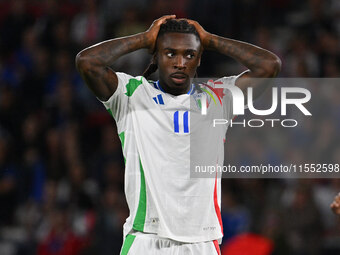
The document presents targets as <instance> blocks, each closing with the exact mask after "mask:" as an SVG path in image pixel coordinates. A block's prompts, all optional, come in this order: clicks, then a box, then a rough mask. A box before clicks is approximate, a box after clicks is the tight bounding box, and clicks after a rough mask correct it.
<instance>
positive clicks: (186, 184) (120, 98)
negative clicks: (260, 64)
mask: <svg viewBox="0 0 340 255" xmlns="http://www.w3.org/2000/svg"><path fill="white" fill-rule="evenodd" d="M116 74H117V77H118V88H117V90H116V91H115V93H114V94H113V95H112V96H111V97H110V99H109V100H108V101H106V102H103V104H104V106H105V107H106V109H107V110H108V111H109V112H110V114H111V115H112V116H113V118H114V119H115V121H116V123H117V128H118V134H119V137H120V139H121V143H122V149H123V155H124V161H125V195H126V200H127V204H128V206H129V210H130V215H129V217H128V218H127V220H126V223H125V224H124V236H126V235H127V234H129V233H131V232H132V231H140V232H145V233H154V234H157V235H158V236H159V237H162V238H170V239H173V240H176V241H180V242H190V243H194V242H204V241H211V240H217V239H221V238H222V236H223V229H222V221H221V214H220V196H221V183H220V178H218V176H215V175H213V176H212V177H213V178H190V166H192V165H194V163H195V162H192V161H195V158H196V159H197V158H199V159H202V158H204V156H202V155H200V154H201V152H202V151H203V152H205V153H206V154H205V155H208V161H209V162H212V164H215V165H216V164H219V165H223V156H224V144H223V140H224V138H225V133H226V130H227V125H221V127H220V128H219V129H212V120H211V118H224V119H231V118H232V112H231V109H232V107H231V104H232V101H231V95H230V93H229V91H228V90H226V89H224V90H223V92H224V94H222V96H221V95H220V97H219V98H221V99H222V100H223V107H222V104H221V105H220V102H217V104H216V102H215V100H214V102H213V101H212V100H207V101H208V103H209V107H208V115H209V111H210V112H211V111H214V112H215V114H210V115H209V116H210V119H206V120H205V121H202V114H201V109H200V107H201V105H200V104H201V96H202V94H204V93H205V92H202V91H201V90H196V89H195V88H194V85H192V87H191V89H190V91H189V92H188V93H187V94H183V95H179V96H174V95H171V94H168V93H165V92H164V91H163V90H162V88H160V85H159V84H158V82H148V81H147V80H146V79H145V78H144V77H142V76H137V77H133V76H130V75H127V74H125V73H120V72H117V73H116ZM236 78H237V76H231V77H224V78H221V79H219V81H221V82H223V83H228V84H229V85H234V83H235V80H236ZM205 94H206V93H205ZM224 95H225V96H224ZM216 101H217V100H216ZM211 116H212V117H211ZM203 117H204V116H203ZM202 132H204V133H202ZM193 144H195V148H190V146H192V147H193ZM199 148H203V149H202V150H200V149H199ZM190 152H191V153H192V154H194V155H190ZM209 153H210V154H209Z"/></svg>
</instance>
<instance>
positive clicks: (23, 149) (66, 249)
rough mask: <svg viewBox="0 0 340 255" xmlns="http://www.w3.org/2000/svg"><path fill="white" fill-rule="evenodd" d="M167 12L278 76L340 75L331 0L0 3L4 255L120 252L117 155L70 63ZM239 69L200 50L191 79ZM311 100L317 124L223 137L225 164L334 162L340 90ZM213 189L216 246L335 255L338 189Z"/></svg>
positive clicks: (138, 62)
mask: <svg viewBox="0 0 340 255" xmlns="http://www.w3.org/2000/svg"><path fill="white" fill-rule="evenodd" d="M164 14H176V15H177V17H187V18H191V19H195V20H197V21H198V22H199V23H200V24H201V25H202V26H203V27H204V28H205V29H206V30H207V31H209V32H212V33H215V34H218V35H221V36H225V37H230V38H233V39H238V40H243V41H247V42H249V43H253V44H255V45H258V46H261V47H263V48H265V49H268V50H271V51H273V52H274V53H275V54H277V55H278V56H279V57H280V58H281V60H282V63H283V65H282V71H281V73H280V77H333V78H334V77H339V76H340V41H339V35H340V2H339V1H338V0H324V1H322V0H309V1H308V0H301V1H298V0H263V1H256V0H238V1H236V0H235V1H231V0H229V1H228V0H209V1H208V0H200V1H193V0H184V1H180V0H175V1H165V0H129V1H110V0H101V1H99V0H97V1H95V0H88V1H80V0H61V1H56V0H46V1H42V0H41V1H38V0H31V1H28V0H12V1H0V254H1V255H12V254H13V255H14V254H18V255H19V254H20V255H21V254H24V255H26V254H39V255H40V254H41V255H45V254H46V255H47V254H58V255H59V254H66V255H71V254H118V253H119V250H120V247H121V243H122V225H123V223H124V221H125V219H126V217H127V216H128V208H127V205H126V202H125V197H124V190H123V186H124V180H123V177H124V165H123V164H124V163H123V160H122V154H121V145H120V141H119V139H118V136H117V134H116V128H115V124H114V120H113V119H112V118H111V117H110V115H109V114H108V113H107V112H106V111H105V109H104V107H103V106H102V105H101V104H100V103H99V102H98V101H97V100H96V98H95V97H94V96H93V95H92V94H91V93H90V92H89V90H88V89H87V87H86V86H85V85H84V83H83V82H82V80H81V78H80V76H79V75H78V73H77V72H76V70H75V66H74V59H75V56H76V54H77V52H79V51H80V50H81V49H83V48H85V47H87V46H90V45H92V44H94V43H97V42H100V41H102V40H105V39H110V38H115V37H119V36H125V35H130V34H134V33H137V32H141V31H145V30H146V29H147V28H148V27H149V26H150V24H151V23H152V21H153V20H154V19H156V18H159V17H160V16H162V15H164ZM149 61H150V56H149V55H148V54H147V52H146V51H145V50H141V51H138V52H135V53H133V54H129V56H126V57H124V58H122V59H120V60H119V61H118V62H117V64H116V66H115V70H117V71H124V72H126V73H129V74H132V75H140V74H141V73H142V71H143V70H144V69H145V68H146V67H147V65H148V63H149ZM243 70H244V68H243V67H241V66H240V65H239V64H237V63H236V62H235V61H233V60H232V59H230V58H228V57H225V56H221V55H218V54H216V53H209V52H205V53H204V55H203V59H202V64H201V67H199V70H198V75H199V76H201V77H204V76H212V77H220V76H226V75H227V76H228V75H233V74H238V73H240V72H241V71H243ZM312 97H317V99H318V100H317V102H318V104H316V105H315V106H314V107H313V118H316V119H317V121H316V122H311V121H305V122H304V123H303V125H302V126H301V127H299V128H296V129H292V130H290V131H289V132H288V131H285V132H284V131H282V130H281V129H273V130H271V131H270V133H268V130H267V129H265V128H264V129H257V130H248V131H247V130H246V131H245V130H242V129H233V130H230V131H228V136H227V141H228V143H227V154H226V158H227V160H228V162H230V163H231V164H235V165H240V164H249V165H251V164H260V163H273V164H288V163H291V162H294V163H297V162H300V163H302V164H303V163H339V162H340V145H339V141H340V138H339V132H338V131H339V127H340V90H339V89H329V88H327V87H316V88H315V91H313V93H312ZM320 106H325V108H327V109H332V111H331V113H329V112H327V113H325V111H324V108H323V107H320ZM326 106H327V107H326ZM229 138H230V139H229ZM267 145H270V146H267ZM273 148H275V149H273ZM287 148H288V149H287ZM222 183H223V187H222V188H223V191H222V217H223V221H224V233H225V238H224V243H223V248H224V249H227V248H226V247H227V246H228V245H229V244H231V243H233V240H234V241H235V239H233V238H235V237H240V235H241V236H242V234H244V233H254V234H256V237H261V238H263V239H256V241H255V244H254V245H260V244H261V243H264V244H265V246H268V247H272V249H269V250H272V252H269V253H254V254H293V255H295V254H296V255H300V254H301V255H304V254H306V255H311V254H327V255H328V254H340V253H339V252H340V235H339V230H340V220H339V217H338V218H337V217H335V216H334V215H332V214H331V211H330V209H329V204H330V203H331V201H332V200H333V197H334V196H335V194H336V193H337V192H339V191H340V180H339V179H332V180H331V179H309V180H303V179H270V180H268V179H252V180H248V179H233V180H228V179H223V181H222ZM248 237H249V236H248ZM247 244H248V245H251V243H250V242H248V243H247ZM247 250H248V251H253V252H256V248H249V247H248V248H247ZM223 254H243V253H242V252H238V253H237V252H236V253H227V252H224V253H223ZM249 254H250V253H249Z"/></svg>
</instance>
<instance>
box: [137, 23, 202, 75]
mask: <svg viewBox="0 0 340 255" xmlns="http://www.w3.org/2000/svg"><path fill="white" fill-rule="evenodd" d="M166 33H184V34H194V35H195V36H197V39H198V40H200V37H199V34H198V32H197V30H196V28H195V26H194V25H191V24H189V22H188V21H187V20H185V19H180V20H176V19H168V20H167V21H166V22H165V23H164V24H162V25H161V26H160V28H159V32H158V35H157V38H159V37H160V36H162V35H164V34H166ZM155 52H156V48H155ZM157 68H158V67H157V64H156V63H153V62H151V63H150V64H149V66H148V67H147V68H146V70H145V71H144V72H143V76H144V77H145V78H146V79H147V78H148V77H149V76H150V75H151V74H153V73H154V72H156V70H157Z"/></svg>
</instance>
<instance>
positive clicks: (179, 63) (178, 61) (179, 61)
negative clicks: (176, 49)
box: [175, 56, 185, 69]
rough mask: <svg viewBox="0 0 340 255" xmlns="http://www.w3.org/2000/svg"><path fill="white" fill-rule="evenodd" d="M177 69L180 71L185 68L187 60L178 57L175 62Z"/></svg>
mask: <svg viewBox="0 0 340 255" xmlns="http://www.w3.org/2000/svg"><path fill="white" fill-rule="evenodd" d="M175 68H178V69H183V68H185V59H184V58H183V57H182V56H177V58H176V60H175Z"/></svg>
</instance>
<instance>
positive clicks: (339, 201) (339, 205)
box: [331, 193, 340, 215]
mask: <svg viewBox="0 0 340 255" xmlns="http://www.w3.org/2000/svg"><path fill="white" fill-rule="evenodd" d="M331 209H332V211H333V212H334V213H335V214H338V215H340V193H339V194H338V195H336V196H335V198H334V201H333V203H332V204H331Z"/></svg>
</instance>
